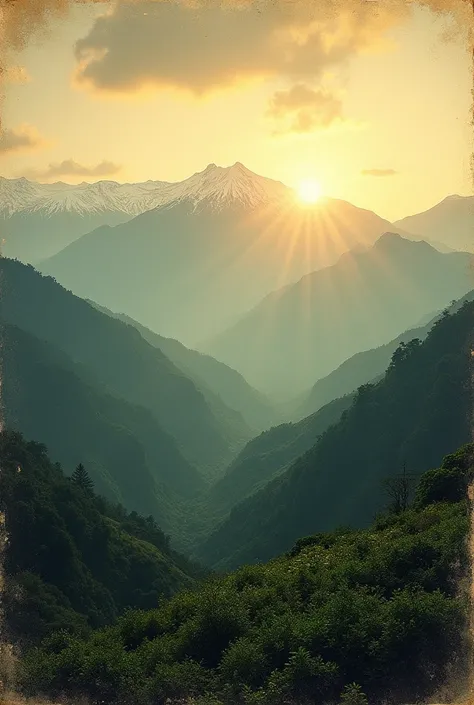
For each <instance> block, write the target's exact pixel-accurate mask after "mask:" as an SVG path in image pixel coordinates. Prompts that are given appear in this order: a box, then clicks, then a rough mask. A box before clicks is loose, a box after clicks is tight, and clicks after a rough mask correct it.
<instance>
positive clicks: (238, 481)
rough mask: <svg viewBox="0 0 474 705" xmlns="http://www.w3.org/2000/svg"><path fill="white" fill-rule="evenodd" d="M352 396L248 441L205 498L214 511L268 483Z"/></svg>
mask: <svg viewBox="0 0 474 705" xmlns="http://www.w3.org/2000/svg"><path fill="white" fill-rule="evenodd" d="M352 401H353V397H352V396H347V397H343V398H341V399H335V400H334V401H331V402H330V403H329V404H327V405H326V406H324V407H323V408H322V409H319V411H317V412H316V413H314V414H312V415H311V416H308V418H305V419H302V420H301V421H299V422H297V423H286V424H281V425H280V426H275V427H274V428H271V429H270V430H268V431H264V433H262V434H260V435H259V436H257V437H256V438H253V439H252V440H250V441H249V442H248V443H247V445H246V446H245V448H243V449H242V450H241V451H240V453H239V454H238V456H237V457H236V458H235V459H234V460H233V461H232V462H231V464H230V465H229V467H228V469H227V471H226V473H225V475H223V476H222V477H221V478H220V479H219V480H218V481H217V482H216V483H215V484H214V485H212V487H211V488H210V489H209V490H208V492H207V495H206V500H207V503H208V504H209V506H210V507H212V508H213V509H214V510H215V509H216V508H217V509H219V510H230V508H231V507H232V506H234V505H236V504H238V503H239V502H241V501H242V500H243V499H245V498H246V497H248V496H249V495H251V494H253V493H254V492H256V491H257V490H258V489H261V488H262V487H263V486H264V485H266V484H268V482H270V481H271V480H273V478H274V477H276V476H277V475H279V474H280V473H282V472H283V471H284V470H286V469H287V468H288V467H289V465H291V464H292V463H293V462H294V461H295V460H296V459H297V458H299V456H300V455H303V453H305V452H306V451H307V450H309V449H310V448H311V447H312V446H314V444H315V443H316V441H317V440H318V438H319V436H321V435H322V434H323V433H324V432H325V431H326V430H327V429H328V428H329V427H330V426H331V425H332V424H335V423H337V422H338V421H339V419H340V418H341V415H342V414H343V412H344V411H346V409H348V408H349V407H350V406H351V404H352Z"/></svg>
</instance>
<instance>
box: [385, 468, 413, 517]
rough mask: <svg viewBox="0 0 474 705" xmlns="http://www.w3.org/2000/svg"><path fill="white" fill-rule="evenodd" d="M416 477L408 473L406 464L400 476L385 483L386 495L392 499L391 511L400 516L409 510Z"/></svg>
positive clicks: (388, 479)
mask: <svg viewBox="0 0 474 705" xmlns="http://www.w3.org/2000/svg"><path fill="white" fill-rule="evenodd" d="M414 480H415V478H414V476H412V475H409V474H408V473H407V466H406V463H403V470H402V472H401V474H400V475H396V476H394V477H389V478H387V479H386V480H385V481H384V487H385V492H386V494H387V495H388V496H389V497H390V500H391V503H390V509H391V511H393V512H394V513H395V514H400V513H401V512H405V511H406V510H407V509H408V506H409V504H410V499H411V494H412V489H413V484H414Z"/></svg>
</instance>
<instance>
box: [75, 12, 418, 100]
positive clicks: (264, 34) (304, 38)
mask: <svg viewBox="0 0 474 705" xmlns="http://www.w3.org/2000/svg"><path fill="white" fill-rule="evenodd" d="M374 4H376V5H377V7H374V6H373V5H374ZM409 12H410V9H409V8H408V4H405V3H404V2H402V1H401V0H400V2H397V1H396V2H390V3H387V4H386V5H385V4H379V3H369V2H364V1H363V0H346V1H345V2H344V3H342V2H341V3H338V2H336V1H335V0H318V2H317V3H312V2H307V0H255V1H254V2H252V1H251V0H248V1H247V2H240V3H237V2H234V1H233V0H194V2H192V3H191V2H190V1H189V0H184V1H182V2H179V3H178V2H169V1H168V0H161V1H159V2H153V1H152V0H135V2H123V1H122V2H118V4H117V5H115V6H114V8H113V9H112V11H110V12H109V13H107V14H106V15H103V16H102V17H99V18H97V19H96V20H95V22H94V24H93V26H92V28H91V30H90V31H89V33H88V34H87V36H85V37H83V38H82V39H80V40H79V41H77V43H76V46H75V55H76V59H77V62H78V66H77V71H76V74H75V82H76V84H79V85H82V86H87V87H90V88H94V89H95V90H97V91H99V92H102V93H107V92H110V93H128V92H136V91H140V90H142V89H146V88H149V87H150V86H154V87H173V88H180V89H184V90H188V91H191V92H193V93H194V94H196V95H203V94H206V93H209V92H210V91H213V90H215V89H217V88H222V87H226V86H230V85H233V84H235V83H238V82H242V81H245V80H251V79H255V78H258V79H260V78H274V77H279V78H282V77H283V78H286V79H289V80H291V81H292V82H305V81H311V82H315V81H317V80H319V78H320V77H321V75H322V73H323V72H324V71H325V70H326V69H327V68H328V67H330V66H334V65H339V64H341V62H345V61H346V60H347V59H348V58H349V57H351V56H352V55H353V54H354V53H356V52H357V51H359V50H362V49H364V48H366V47H368V46H370V45H371V44H372V43H373V42H374V40H375V39H378V38H379V36H380V34H381V33H383V32H384V31H385V30H386V29H387V28H388V27H390V26H391V25H393V23H394V22H396V21H398V20H400V19H402V18H404V17H406V16H408V14H409ZM216 57H218V59H216Z"/></svg>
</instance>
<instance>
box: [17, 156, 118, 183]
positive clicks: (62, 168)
mask: <svg viewBox="0 0 474 705" xmlns="http://www.w3.org/2000/svg"><path fill="white" fill-rule="evenodd" d="M121 169H122V167H121V166H120V165H119V164H114V163H113V162H108V161H105V160H104V161H102V162H100V163H99V164H96V165H95V166H90V167H89V166H84V165H83V164H79V163H78V162H75V161H74V160H73V159H65V160H64V161H62V162H60V163H51V164H49V165H48V168H47V169H44V170H41V169H30V170H29V171H27V172H23V174H22V175H23V176H26V177H28V178H32V179H35V178H36V179H37V178H41V179H51V178H55V177H58V176H111V175H113V174H117V173H118V172H119V171H120V170H121Z"/></svg>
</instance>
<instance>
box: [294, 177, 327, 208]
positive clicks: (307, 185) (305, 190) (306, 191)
mask: <svg viewBox="0 0 474 705" xmlns="http://www.w3.org/2000/svg"><path fill="white" fill-rule="evenodd" d="M297 192H298V198H299V199H300V201H303V203H316V202H317V201H319V199H320V198H321V195H322V191H321V185H320V184H319V183H318V182H317V181H314V180H313V179H306V180H305V181H302V182H301V183H300V184H299V186H298V188H297Z"/></svg>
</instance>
